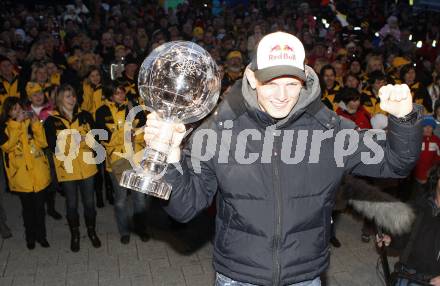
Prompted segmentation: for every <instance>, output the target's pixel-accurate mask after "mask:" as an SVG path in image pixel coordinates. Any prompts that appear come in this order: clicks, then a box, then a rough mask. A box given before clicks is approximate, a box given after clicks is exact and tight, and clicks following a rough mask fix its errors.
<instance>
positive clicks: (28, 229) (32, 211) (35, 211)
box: [18, 190, 47, 243]
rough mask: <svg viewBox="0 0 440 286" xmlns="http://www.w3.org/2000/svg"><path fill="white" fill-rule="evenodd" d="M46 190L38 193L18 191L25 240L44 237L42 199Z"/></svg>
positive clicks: (32, 240) (31, 240) (39, 239)
mask: <svg viewBox="0 0 440 286" xmlns="http://www.w3.org/2000/svg"><path fill="white" fill-rule="evenodd" d="M45 192H47V190H42V191H40V192H38V193H33V192H32V193H18V196H19V198H20V201H21V206H22V216H23V223H24V229H25V234H26V241H27V242H30V243H32V242H35V241H36V240H37V241H41V240H43V239H46V221H45V214H46V212H45V211H44V201H45V198H46V194H45Z"/></svg>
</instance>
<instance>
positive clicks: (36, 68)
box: [26, 62, 51, 97]
mask: <svg viewBox="0 0 440 286" xmlns="http://www.w3.org/2000/svg"><path fill="white" fill-rule="evenodd" d="M36 88H39V89H41V90H42V91H43V93H44V94H45V95H46V96H49V91H50V88H51V83H50V81H49V77H48V74H47V68H46V65H45V64H43V63H40V62H37V63H34V64H33V65H32V73H31V79H30V81H28V82H27V83H26V94H27V97H29V96H30V95H29V92H30V91H32V90H35V89H36Z"/></svg>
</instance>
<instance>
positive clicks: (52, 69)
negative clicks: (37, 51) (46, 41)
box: [46, 60, 61, 86]
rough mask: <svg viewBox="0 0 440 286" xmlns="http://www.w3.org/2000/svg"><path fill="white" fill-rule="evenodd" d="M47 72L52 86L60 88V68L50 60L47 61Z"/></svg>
mask: <svg viewBox="0 0 440 286" xmlns="http://www.w3.org/2000/svg"><path fill="white" fill-rule="evenodd" d="M46 70H47V76H48V78H49V82H50V84H51V85H56V86H60V85H61V70H60V68H58V66H57V65H56V64H55V63H54V62H53V61H52V60H48V61H46Z"/></svg>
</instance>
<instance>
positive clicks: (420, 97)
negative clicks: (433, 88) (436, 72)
mask: <svg viewBox="0 0 440 286" xmlns="http://www.w3.org/2000/svg"><path fill="white" fill-rule="evenodd" d="M400 80H401V81H402V83H405V84H407V85H408V86H409V88H410V89H411V94H412V97H413V102H415V103H417V104H420V105H423V107H424V108H425V113H431V112H432V106H433V105H432V101H431V97H430V95H429V93H428V90H427V89H426V87H424V86H423V85H422V83H420V82H419V81H417V78H416V69H415V68H414V65H413V64H407V65H404V66H403V67H402V69H401V70H400Z"/></svg>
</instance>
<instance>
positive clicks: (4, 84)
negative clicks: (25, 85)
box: [0, 75, 20, 106]
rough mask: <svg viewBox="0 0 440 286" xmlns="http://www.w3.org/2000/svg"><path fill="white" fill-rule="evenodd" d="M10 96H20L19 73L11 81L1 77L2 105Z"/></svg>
mask: <svg viewBox="0 0 440 286" xmlns="http://www.w3.org/2000/svg"><path fill="white" fill-rule="evenodd" d="M9 96H15V97H20V88H19V84H18V75H15V77H14V79H13V80H12V81H11V82H9V81H7V80H6V79H4V78H2V77H0V106H1V105H2V104H3V102H4V101H5V99H6V98H7V97H9Z"/></svg>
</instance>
